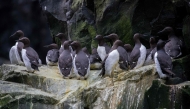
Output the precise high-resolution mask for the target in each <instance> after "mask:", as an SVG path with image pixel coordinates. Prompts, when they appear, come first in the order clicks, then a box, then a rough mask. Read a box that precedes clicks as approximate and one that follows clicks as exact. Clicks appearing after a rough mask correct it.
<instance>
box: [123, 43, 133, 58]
mask: <svg viewBox="0 0 190 109" xmlns="http://www.w3.org/2000/svg"><path fill="white" fill-rule="evenodd" d="M124 49H125V50H126V51H127V57H128V62H129V61H130V60H129V59H130V54H131V51H132V50H133V47H132V46H131V45H130V44H124Z"/></svg>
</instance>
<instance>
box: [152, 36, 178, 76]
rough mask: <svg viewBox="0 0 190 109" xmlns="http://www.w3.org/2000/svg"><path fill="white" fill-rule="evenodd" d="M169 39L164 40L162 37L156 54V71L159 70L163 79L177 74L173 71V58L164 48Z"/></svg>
mask: <svg viewBox="0 0 190 109" xmlns="http://www.w3.org/2000/svg"><path fill="white" fill-rule="evenodd" d="M168 41H169V40H168ZM168 41H163V40H161V39H160V40H159V41H158V43H157V46H156V48H157V51H156V53H155V55H154V62H155V65H156V71H157V72H158V74H159V77H160V78H162V79H166V78H168V77H173V76H175V74H174V73H173V72H172V67H173V65H172V60H171V58H170V56H169V55H168V54H167V53H166V52H165V50H164V46H165V44H166V43H167V42H168Z"/></svg>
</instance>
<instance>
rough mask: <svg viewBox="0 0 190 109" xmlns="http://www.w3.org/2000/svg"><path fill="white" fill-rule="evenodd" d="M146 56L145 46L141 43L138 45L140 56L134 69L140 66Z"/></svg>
mask: <svg viewBox="0 0 190 109" xmlns="http://www.w3.org/2000/svg"><path fill="white" fill-rule="evenodd" d="M145 58H146V47H145V46H144V45H142V44H141V47H140V57H139V58H138V61H137V65H136V66H135V68H134V69H136V68H139V67H141V66H142V65H143V64H144V61H145Z"/></svg>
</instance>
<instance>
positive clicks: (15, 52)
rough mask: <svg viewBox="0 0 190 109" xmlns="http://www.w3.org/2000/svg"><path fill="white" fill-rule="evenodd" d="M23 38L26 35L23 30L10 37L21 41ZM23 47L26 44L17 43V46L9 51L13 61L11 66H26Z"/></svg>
mask: <svg viewBox="0 0 190 109" xmlns="http://www.w3.org/2000/svg"><path fill="white" fill-rule="evenodd" d="M23 37H24V33H23V31H21V30H18V31H16V32H15V33H14V34H13V35H11V36H10V38H18V39H21V38H23ZM23 47H24V44H23V43H22V42H16V43H15V45H14V46H12V47H11V49H10V51H9V59H10V61H11V64H18V65H24V63H23V60H22V54H21V51H22V48H23Z"/></svg>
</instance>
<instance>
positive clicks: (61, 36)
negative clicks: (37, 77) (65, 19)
mask: <svg viewBox="0 0 190 109" xmlns="http://www.w3.org/2000/svg"><path fill="white" fill-rule="evenodd" d="M55 37H57V38H59V39H60V40H61V47H60V49H59V55H61V53H62V52H63V50H64V47H63V46H64V44H63V43H64V42H65V41H66V40H68V39H67V36H66V35H65V34H63V33H58V34H57V35H55ZM70 49H71V48H70Z"/></svg>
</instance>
